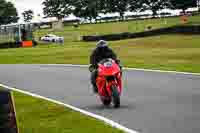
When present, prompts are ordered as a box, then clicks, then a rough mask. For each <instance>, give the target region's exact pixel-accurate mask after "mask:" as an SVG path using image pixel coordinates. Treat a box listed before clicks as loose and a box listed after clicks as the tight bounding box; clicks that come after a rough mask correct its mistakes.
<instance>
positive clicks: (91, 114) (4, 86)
mask: <svg viewBox="0 0 200 133" xmlns="http://www.w3.org/2000/svg"><path fill="white" fill-rule="evenodd" d="M0 87H3V88H6V89H9V90H12V91H16V92H20V93H23V94H26V95H29V96H32V97H36V98H40V99H43V100H47V101H50V102H53V103H56V104H58V105H62V106H65V107H68V108H70V109H72V110H74V111H77V112H80V113H82V114H84V115H87V116H90V117H93V118H96V119H98V120H101V121H103V122H105V123H106V124H108V125H110V126H112V127H114V128H117V129H120V130H122V131H124V132H126V133H139V132H137V131H134V130H132V129H129V128H127V127H124V126H122V125H120V124H119V123H116V122H114V121H112V120H109V119H107V118H105V117H102V116H99V115H96V114H93V113H91V112H88V111H85V110H82V109H79V108H77V107H74V106H71V105H69V104H65V103H62V102H59V101H56V100H53V99H50V98H47V97H44V96H40V95H37V94H33V93H30V92H27V91H23V90H19V89H16V88H13V87H9V86H6V85H3V84H0Z"/></svg>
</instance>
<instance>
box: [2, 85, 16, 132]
mask: <svg viewBox="0 0 200 133" xmlns="http://www.w3.org/2000/svg"><path fill="white" fill-rule="evenodd" d="M0 133H19V131H18V129H17V122H16V113H15V107H14V102H13V98H12V95H11V92H10V91H8V90H4V89H1V88H0Z"/></svg>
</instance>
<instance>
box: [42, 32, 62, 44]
mask: <svg viewBox="0 0 200 133" xmlns="http://www.w3.org/2000/svg"><path fill="white" fill-rule="evenodd" d="M41 41H48V42H61V43H62V42H64V37H59V36H56V35H53V34H48V35H46V36H43V37H41Z"/></svg>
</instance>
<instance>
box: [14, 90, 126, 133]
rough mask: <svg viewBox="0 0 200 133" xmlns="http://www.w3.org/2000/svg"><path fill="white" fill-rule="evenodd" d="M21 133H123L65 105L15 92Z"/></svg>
mask: <svg viewBox="0 0 200 133" xmlns="http://www.w3.org/2000/svg"><path fill="white" fill-rule="evenodd" d="M13 95H14V98H15V103H16V112H17V120H18V127H19V130H20V133H94V132H95V133H102V131H103V132H104V133H122V131H120V130H118V129H114V128H112V127H110V126H108V125H105V124H104V123H103V122H100V121H97V120H96V119H93V118H90V117H87V116H84V115H82V114H80V113H78V112H74V111H72V110H70V109H68V108H65V107H63V106H60V105H57V104H54V103H51V102H48V101H45V100H41V99H37V98H33V97H31V96H27V95H24V94H21V93H18V92H13Z"/></svg>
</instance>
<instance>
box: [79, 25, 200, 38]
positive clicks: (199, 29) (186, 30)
mask: <svg viewBox="0 0 200 133" xmlns="http://www.w3.org/2000/svg"><path fill="white" fill-rule="evenodd" d="M163 34H200V25H191V26H187V25H183V26H173V27H168V28H161V29H154V30H149V31H144V32H138V33H130V32H125V33H118V34H108V35H99V36H83V37H82V40H83V41H99V40H107V41H115V40H123V39H131V38H139V37H148V36H157V35H163Z"/></svg>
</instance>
